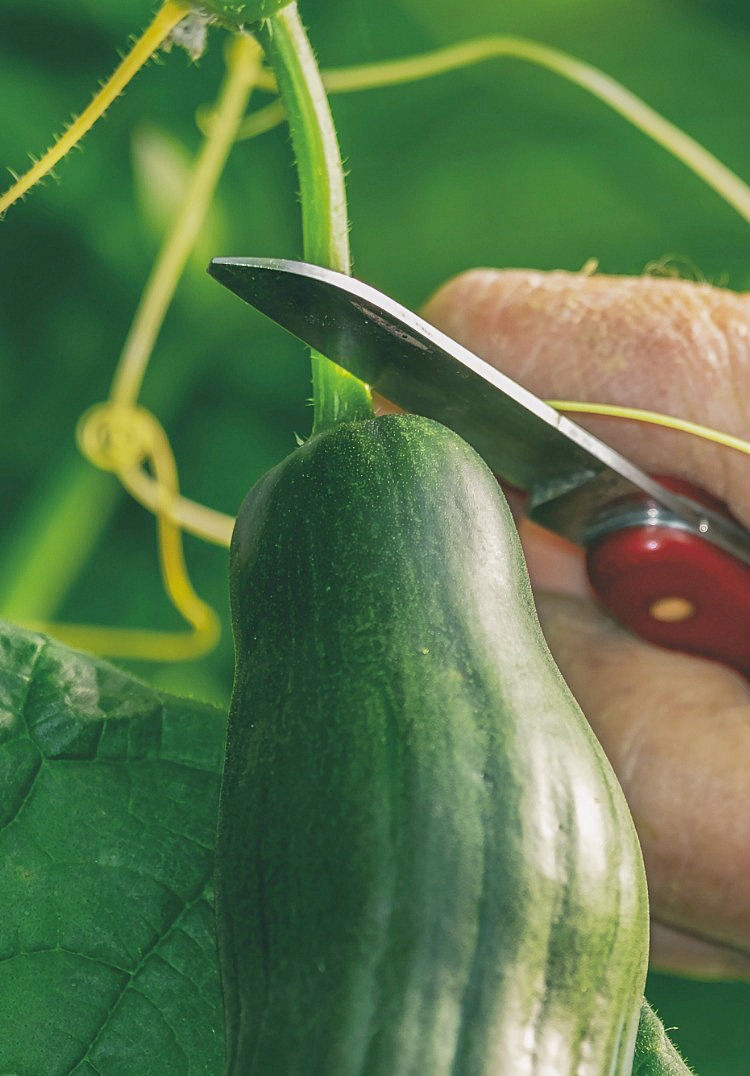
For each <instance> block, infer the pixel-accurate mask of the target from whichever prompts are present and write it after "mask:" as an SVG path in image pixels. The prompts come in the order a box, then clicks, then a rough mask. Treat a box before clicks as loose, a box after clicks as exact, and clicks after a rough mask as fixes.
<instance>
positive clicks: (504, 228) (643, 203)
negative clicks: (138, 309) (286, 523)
mask: <svg viewBox="0 0 750 1076" xmlns="http://www.w3.org/2000/svg"><path fill="white" fill-rule="evenodd" d="M301 6H302V11H303V15H304V17H305V19H306V22H307V23H308V26H309V29H310V34H311V37H312V40H313V42H314V44H315V46H316V49H317V51H318V54H319V59H320V61H321V63H322V64H323V65H324V66H334V65H339V64H347V65H349V64H354V63H357V62H365V61H373V60H377V59H387V58H391V57H396V56H401V55H405V54H408V53H411V52H419V51H423V50H426V49H429V48H430V47H433V46H435V45H437V44H447V43H449V42H454V41H459V40H463V39H465V38H467V37H470V36H473V35H479V34H486V33H492V32H499V33H512V34H518V35H523V36H527V37H532V38H535V39H537V40H540V41H542V42H544V43H546V44H549V45H553V46H556V47H559V48H563V49H565V50H568V51H569V52H571V53H573V54H574V55H576V56H579V57H581V58H582V59H585V60H587V61H589V62H591V63H593V64H595V65H597V66H598V67H600V68H602V69H604V70H605V71H606V72H608V73H609V74H610V75H612V76H614V77H616V78H618V79H620V80H621V81H622V82H624V83H625V84H626V85H627V86H628V87H629V88H630V89H632V90H634V91H635V92H636V93H638V94H639V95H640V96H642V97H643V98H644V99H645V100H646V101H647V102H648V103H650V104H651V105H652V106H654V107H655V108H657V109H658V110H660V111H661V112H662V113H663V114H664V115H665V116H666V117H668V118H669V119H670V120H672V121H673V122H675V123H677V124H678V125H680V126H682V127H683V128H684V129H685V130H686V131H688V132H689V133H690V134H691V135H693V136H694V137H696V138H697V139H698V140H699V141H701V142H702V143H703V144H704V145H706V146H707V147H708V148H709V149H710V150H712V151H713V152H714V153H715V154H717V155H718V156H719V157H720V158H721V159H722V160H723V161H724V162H726V163H727V164H728V165H730V166H731V167H732V168H734V169H735V170H736V171H737V172H739V174H740V175H743V176H745V177H750V139H748V137H747V133H748V125H749V123H750V66H749V65H748V63H747V57H748V53H749V52H750V14H749V13H748V9H747V7H746V5H744V4H741V3H739V0H672V2H669V0H629V2H627V3H625V2H620V3H616V2H613V0H565V2H564V3H563V2H561V0H506V2H505V3H502V4H500V3H498V2H497V0H473V2H471V3H467V2H466V0H463V2H461V3H459V2H458V0H389V2H388V3H387V4H385V5H384V4H378V3H373V2H371V0H369V2H366V0H348V2H347V3H341V2H335V0H307V2H306V3H305V2H304V0H303V2H302V5H301ZM151 12H152V5H151V3H150V0H3V4H2V15H1V19H0V116H1V122H0V164H2V165H3V166H7V167H8V168H13V169H15V170H16V171H22V170H23V169H24V168H25V166H26V162H27V160H28V155H29V154H34V155H39V153H40V152H41V151H42V150H43V149H44V148H46V146H47V145H48V143H49V141H50V139H51V136H52V135H53V134H54V133H56V132H58V131H59V130H60V129H61V128H62V127H63V125H64V124H65V123H66V122H67V120H68V119H69V117H70V115H71V114H73V113H77V112H80V111H81V109H82V108H83V107H84V105H85V104H86V103H87V102H88V100H89V98H90V96H91V94H92V93H93V91H94V90H95V88H96V86H97V84H98V81H99V80H100V79H101V78H102V77H104V76H105V75H107V74H109V72H110V70H111V69H112V68H113V66H114V64H115V63H116V60H117V51H118V50H123V49H124V48H125V47H126V45H127V42H128V39H129V36H130V35H131V34H132V33H134V32H137V31H140V30H141V29H142V28H143V27H144V25H145V24H146V22H147V21H148V19H149V18H150V15H151ZM223 44H224V35H223V34H222V33H220V32H217V33H215V34H213V35H212V38H211V41H210V44H209V49H208V51H207V53H206V55H205V56H204V57H203V58H202V59H201V60H200V62H199V63H198V64H197V65H193V64H191V63H190V62H189V61H188V59H187V57H186V55H185V54H184V53H182V52H181V51H179V50H178V51H175V52H172V53H171V54H169V55H167V56H164V57H163V59H162V60H161V61H160V62H159V63H154V64H151V65H150V66H149V67H148V68H147V69H145V70H144V71H143V72H142V73H141V74H140V75H139V76H138V78H137V80H136V82H135V83H134V84H133V85H132V86H131V87H130V89H129V90H128V91H127V93H126V94H125V96H124V97H123V98H121V99H120V100H119V101H118V102H117V103H116V105H115V106H113V107H112V108H111V110H110V112H109V115H108V117H107V119H106V120H105V121H104V122H103V123H102V124H100V125H99V126H98V127H97V128H96V129H95V131H94V132H93V133H92V134H91V135H89V136H88V138H87V139H86V141H85V143H84V146H83V151H82V152H75V153H74V154H72V156H71V157H70V158H69V159H68V160H66V161H65V162H63V164H62V165H60V166H59V168H58V169H57V176H58V182H55V181H54V180H47V181H46V182H45V184H44V185H43V186H42V187H38V188H36V189H35V190H34V191H33V192H32V193H31V194H30V195H29V196H28V197H27V199H26V200H25V202H23V203H22V204H20V205H17V206H15V207H14V208H12V209H11V210H10V211H9V213H8V214H7V217H6V219H5V221H4V222H2V225H1V226H0V250H1V252H2V277H1V278H0V281H1V283H0V414H1V415H2V421H0V461H1V462H0V469H1V472H0V473H1V474H2V485H1V492H0V496H1V500H0V504H1V505H2V518H3V526H2V531H1V533H0V614H2V615H5V616H9V617H11V618H19V619H20V618H23V617H26V618H33V617H47V618H58V619H63V620H68V621H74V622H91V623H100V624H111V625H132V626H141V627H152V628H163V629H178V628H179V627H180V626H181V625H180V622H179V619H178V618H177V616H176V614H174V612H173V611H172V610H171V609H170V607H169V605H168V603H167V601H166V599H165V597H164V595H163V592H162V590H161V585H160V581H159V576H158V571H157V562H156V556H155V546H154V527H153V522H152V520H151V519H150V518H149V517H148V516H147V515H146V513H145V512H143V511H142V510H141V509H140V508H139V507H138V506H137V505H134V504H133V503H132V502H130V501H129V500H128V498H127V497H126V496H124V495H123V494H121V493H120V492H119V490H118V488H117V485H116V483H115V482H114V480H113V479H110V478H109V477H108V476H106V475H100V474H97V473H94V472H92V471H90V470H89V469H88V468H87V466H86V464H84V463H83V462H82V461H81V460H80V459H79V457H78V456H77V453H76V449H75V446H74V440H73V431H74V427H75V424H76V420H77V418H78V416H79V415H80V413H81V412H82V411H83V410H84V409H86V408H87V407H89V406H90V405H91V404H93V403H95V402H97V401H98V400H100V399H102V398H103V397H104V396H105V394H106V392H107V390H108V386H109V382H110V379H111V375H112V372H113V370H114V365H115V362H116V359H117V356H118V353H119V350H120V348H121V346H122V342H123V339H124V336H125V333H126V331H127V328H128V325H129V322H130V319H131V317H132V314H133V311H134V308H135V305H136V302H137V300H138V297H139V295H140V292H141V289H142V287H143V284H144V281H145V279H146V277H147V274H148V271H149V267H150V265H151V262H152V260H153V258H154V256H155V254H156V252H157V250H158V246H159V242H160V237H161V235H162V232H163V229H164V226H165V223H166V217H165V213H166V209H167V207H168V205H169V204H171V201H172V195H171V193H170V194H168V195H167V196H166V197H165V190H166V189H167V186H166V185H167V183H168V182H169V183H171V182H176V183H177V184H179V181H180V175H181V170H182V168H183V167H184V164H185V162H187V161H188V160H189V159H190V156H191V154H193V153H194V152H195V150H196V148H197V147H198V145H199V142H200V136H199V133H198V130H197V128H196V124H195V113H196V109H197V108H198V107H199V106H201V105H202V104H204V103H207V102H210V101H212V100H213V99H214V97H215V94H216V91H217V89H218V85H219V81H220V78H221V76H222V68H223V60H222V52H223ZM264 101H265V98H262V97H261V95H258V98H257V102H255V103H264ZM332 107H333V111H334V115H335V119H336V123H337V126H338V129H339V135H340V140H341V145H342V150H343V153H344V155H345V158H346V162H347V168H348V171H349V178H348V191H349V203H350V215H351V221H352V244H353V250H354V257H355V268H356V271H357V273H358V275H360V276H362V277H364V278H365V279H367V280H368V281H370V282H371V283H373V284H375V285H377V286H379V287H382V288H384V289H386V290H388V291H390V292H391V293H392V294H393V295H394V296H396V297H398V298H399V299H401V300H402V301H404V302H406V303H407V304H413V305H417V304H419V303H420V302H422V301H423V300H424V299H425V298H426V297H427V295H428V294H429V293H430V292H431V291H432V290H433V289H434V288H436V287H437V286H438V285H439V284H440V283H441V281H443V280H444V279H445V278H447V277H449V276H450V275H452V274H454V273H457V272H459V271H460V270H462V269H465V268H468V267H470V266H474V265H480V264H484V265H498V266H527V267H536V268H542V269H552V268H564V269H570V270H576V269H579V268H581V266H582V265H583V264H584V263H585V262H586V261H587V260H588V259H590V258H595V259H598V261H599V266H600V269H601V270H602V271H604V272H608V273H639V272H642V271H643V270H644V268H645V267H646V266H647V265H649V264H650V263H653V262H654V261H662V260H665V261H666V262H667V263H669V264H678V265H679V267H680V269H681V271H682V272H683V274H684V273H685V272H686V271H687V272H688V274H693V275H695V276H696V277H698V278H700V279H706V280H708V281H710V282H714V283H719V284H723V285H726V286H729V287H731V288H733V289H735V290H743V289H746V288H748V287H750V260H749V259H748V254H747V251H748V240H749V239H750V230H749V229H748V227H747V225H745V224H744V223H743V222H742V221H741V220H740V219H739V218H738V217H737V216H736V215H735V213H734V212H733V211H732V210H731V209H729V208H728V207H727V206H725V205H724V204H722V203H721V202H720V201H719V199H718V198H717V197H716V196H715V195H713V194H712V193H711V192H710V191H708V190H707V189H705V188H704V187H703V186H702V185H701V183H700V182H699V181H698V180H697V179H696V178H695V177H694V176H692V175H691V174H690V173H689V172H687V171H686V170H685V169H684V168H683V167H682V166H681V165H679V164H678V163H677V162H675V161H674V160H673V159H671V158H670V157H669V156H668V155H667V154H666V153H665V152H664V151H663V150H661V149H660V148H658V147H656V146H654V145H653V144H651V143H650V142H648V141H647V140H646V139H645V138H644V137H643V136H642V135H640V134H638V133H637V132H635V131H634V130H632V129H631V128H629V127H628V126H627V125H626V124H625V123H624V121H622V120H621V119H619V118H618V117H616V116H614V115H613V114H612V113H611V112H609V111H608V109H607V108H606V107H605V106H603V105H602V104H600V103H599V102H597V101H595V100H593V99H591V98H590V97H588V96H587V95H586V94H584V93H583V92H582V91H580V90H578V89H576V88H574V87H572V86H570V85H568V84H567V83H564V82H562V81H561V80H560V79H559V78H557V77H556V76H554V75H552V74H550V73H549V72H546V71H542V70H540V69H537V68H534V67H531V66H529V65H527V64H523V63H521V62H519V61H516V60H498V61H490V62H488V63H485V64H483V65H481V66H479V67H474V68H472V69H470V70H467V71H464V72H460V73H454V74H450V75H445V76H441V77H440V78H436V79H431V80H429V81H426V82H422V83H417V84H414V85H409V86H402V87H396V88H390V89H382V90H375V91H368V92H366V93H361V94H357V95H351V96H341V97H336V98H334V99H333V100H332ZM213 254H217V255H219V254H222V255H232V254H240V255H242V254H262V255H277V256H286V257H296V256H299V255H300V254H301V240H300V228H299V215H298V206H297V198H296V187H295V181H294V175H293V171H292V161H291V155H290V150H289V145H288V139H287V135H286V131H285V130H284V129H283V128H279V129H277V130H275V131H273V132H270V133H268V134H266V135H264V136H262V137H261V138H259V139H256V140H254V141H251V142H243V143H241V144H238V145H237V146H236V148H235V150H234V152H233V154H232V157H231V159H230V162H229V165H228V167H227V170H226V173H225V175H224V177H223V179H222V182H221V185H220V189H219V194H218V197H217V199H216V204H215V206H214V209H213V211H212V214H211V217H210V220H209V222H208V226H207V229H206V234H205V235H204V237H203V239H202V241H201V244H200V248H199V250H198V251H197V253H196V256H195V257H194V259H193V260H192V262H191V265H190V268H189V271H188V273H187V274H186V276H185V278H184V280H183V282H182V284H181V286H180V289H179V291H178V294H177V296H176V298H175V302H174V304H173V307H172V309H171V312H170V314H169V317H168V319H167V323H166V325H165V327H164V331H163V333H162V335H161V337H160V340H159V343H158V347H157V350H156V353H155V355H154V357H153V360H152V364H151V367H150V369H149V373H148V376H147V379H146V383H145V387H144V393H143V400H144V402H145V404H146V405H147V406H150V407H152V408H153V409H154V410H155V411H156V413H157V414H158V415H159V417H160V418H161V420H162V421H163V423H164V425H165V426H166V428H167V430H168V432H169V435H170V438H171V439H172V442H173V445H174V448H175V451H176V454H177V459H178V462H179V466H180V472H181V478H182V484H183V489H184V491H185V493H186V494H187V495H188V496H191V497H193V498H196V499H197V500H200V501H203V502H205V503H207V504H210V505H212V506H213V507H216V508H219V509H221V510H223V511H224V512H227V513H234V512H235V511H236V509H237V506H238V504H239V502H240V500H241V499H242V497H243V496H244V493H245V491H246V490H247V488H248V487H249V486H250V485H251V483H252V482H253V481H254V480H255V479H256V478H257V477H259V476H260V474H261V473H263V472H264V471H265V470H266V469H267V468H268V467H269V466H270V465H271V464H273V463H274V462H276V461H277V460H279V459H281V458H282V457H283V456H284V455H285V454H286V453H287V452H288V451H290V450H291V449H292V448H293V447H294V434H295V433H300V434H302V435H304V434H307V433H308V432H309V428H310V417H311V416H310V410H309V407H308V405H307V403H306V400H307V397H308V395H309V385H308V369H307V362H306V358H305V355H304V352H303V351H302V349H300V348H298V347H296V346H295V345H294V344H292V343H291V342H289V341H288V340H287V339H285V337H284V335H283V334H281V333H280V332H279V331H277V330H275V329H273V328H272V327H271V326H270V325H268V324H264V322H263V321H262V319H261V318H260V317H259V316H255V315H253V314H252V313H251V312H250V311H249V310H248V309H246V308H242V307H241V305H240V304H239V303H237V302H236V300H234V299H232V297H231V296H229V295H228V293H224V292H223V291H222V289H220V288H219V287H218V286H217V285H215V284H214V283H212V282H211V281H210V280H209V279H208V278H207V277H206V276H205V272H204V269H205V264H206V262H207V260H208V258H209V257H210V256H211V255H213ZM686 266H687V267H688V268H687V270H686ZM71 491H77V494H78V497H79V500H78V501H77V502H73V501H71ZM82 506H83V507H82ZM55 513H57V515H55ZM52 519H58V521H59V522H58V524H57V525H56V526H54V527H52V528H51V527H50V520H52ZM187 555H188V558H189V566H190V570H191V574H192V576H193V579H194V582H195V585H196V588H197V589H198V591H199V593H200V594H201V595H203V596H204V597H206V598H207V599H208V600H209V601H211V602H212V603H213V604H214V605H215V606H216V607H217V608H218V609H220V611H221V613H222V616H223V620H224V624H225V632H224V638H223V640H222V643H221V645H220V647H219V649H218V650H217V651H216V652H215V653H213V654H211V655H210V656H209V657H207V658H205V659H203V660H201V661H198V662H194V663H192V664H190V665H182V666H164V665H162V666H153V665H145V664H142V665H137V666H133V668H135V670H136V671H137V672H138V673H139V674H140V675H142V676H144V677H146V678H147V679H149V680H151V681H153V682H155V683H157V684H158V685H160V686H164V687H167V688H170V689H172V690H175V691H178V692H186V693H191V694H195V695H198V696H200V697H203V698H208V699H210V700H213V701H217V702H219V703H225V702H226V700H227V699H228V696H229V693H230V690H231V681H232V647H231V637H230V633H229V628H228V615H227V597H226V559H227V558H226V553H225V552H224V551H222V550H220V549H217V548H215V547H211V546H207V545H204V544H202V543H200V542H198V541H196V540H192V539H188V540H187ZM649 996H650V998H651V1000H652V1002H653V1003H654V1004H655V1005H656V1006H657V1008H658V1009H659V1010H660V1012H661V1015H662V1017H663V1018H664V1020H665V1022H666V1023H667V1025H668V1026H677V1027H678V1031H677V1032H676V1033H675V1035H674V1037H675V1039H676V1041H677V1042H678V1043H680V1044H681V1046H682V1048H683V1049H684V1051H685V1053H686V1054H687V1057H688V1059H689V1060H690V1061H691V1062H692V1064H693V1065H694V1066H695V1068H696V1070H697V1071H698V1072H699V1073H700V1074H702V1076H734V1074H737V1076H739V1074H743V1076H745V1074H747V1073H748V1071H750V987H748V986H745V985H736V984H735V985H726V984H724V985H717V984H713V985H709V984H695V983H689V982H686V981H680V980H676V979H670V978H667V977H663V976H653V977H652V979H651V982H650V984H649Z"/></svg>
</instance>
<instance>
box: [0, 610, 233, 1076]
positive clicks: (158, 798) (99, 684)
mask: <svg viewBox="0 0 750 1076" xmlns="http://www.w3.org/2000/svg"><path fill="white" fill-rule="evenodd" d="M224 727H225V715H224V714H223V713H221V712H220V711H218V710H215V709H213V708H212V707H209V706H206V705H204V704H199V703H196V702H191V701H188V700H186V699H178V698H175V697H173V696H169V695H165V694H163V693H160V692H156V691H154V690H153V689H151V688H148V687H146V686H144V685H143V684H141V683H140V682H139V681H137V680H135V679H133V678H132V677H131V676H129V675H127V674H125V673H123V672H121V671H119V670H117V669H115V668H114V667H113V666H111V665H108V664H106V663H104V662H101V661H97V660H95V659H93V658H91V657H88V656H85V655H82V654H79V653H77V652H75V651H72V650H69V649H67V648H65V647H63V646H61V645H59V644H57V643H54V642H52V641H51V640H49V639H47V638H45V637H43V636H40V635H36V634H33V633H31V632H27V631H22V630H20V629H18V628H15V627H12V626H10V625H8V624H5V623H2V622H0V863H2V870H0V999H2V1002H1V1003H0V1072H2V1073H13V1074H17V1076H38V1074H39V1073H45V1076H58V1074H63V1073H64V1074H66V1076H67V1074H71V1073H77V1074H83V1073H86V1074H94V1073H106V1076H119V1074H123V1076H125V1074H129V1076H132V1074H134V1073H149V1072H156V1071H158V1072H159V1073H160V1076H169V1074H172V1073H174V1074H175V1076H177V1074H178V1073H179V1074H180V1076H186V1074H189V1076H194V1074H197V1073H206V1074H216V1073H218V1072H221V1071H222V1064H223V1014H222V1005H221V995H220V986H219V977H218V967H217V961H216V955H215V940H214V913H213V903H212V889H211V879H212V873H213V845H214V830H215V821H216V811H217V802H218V789H219V775H220V772H221V762H222V754H223V745H224Z"/></svg>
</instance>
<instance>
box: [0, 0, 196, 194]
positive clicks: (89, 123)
mask: <svg viewBox="0 0 750 1076" xmlns="http://www.w3.org/2000/svg"><path fill="white" fill-rule="evenodd" d="M189 11H190V5H189V4H188V3H187V2H183V0H167V2H166V3H165V4H164V5H163V7H162V8H161V9H160V11H159V12H158V13H157V15H156V17H155V18H154V20H153V22H152V23H151V25H150V26H149V27H148V29H147V30H146V31H145V32H144V33H143V34H142V35H141V37H139V38H138V40H137V41H136V43H135V44H134V45H133V47H132V49H131V50H130V52H129V53H128V54H127V56H126V57H125V59H124V60H123V61H122V63H121V64H120V66H119V67H118V68H117V69H116V71H115V72H114V74H113V75H112V76H111V78H109V79H108V81H107V82H105V84H104V85H103V86H102V88H101V90H99V92H98V93H97V95H96V96H95V97H94V99H93V101H92V102H91V104H90V105H89V106H88V108H86V109H84V111H83V112H82V113H81V115H80V116H77V117H76V118H75V119H74V120H73V122H72V123H71V124H70V126H69V127H67V128H66V130H65V132H64V133H63V134H62V135H60V137H59V138H58V140H57V142H55V144H54V145H53V146H52V147H51V148H50V149H48V150H47V152H46V153H45V154H44V156H43V157H41V158H40V159H39V160H38V161H36V162H35V163H34V164H33V165H32V167H31V168H30V169H29V170H28V172H25V173H24V175H22V176H20V177H19V178H18V179H17V180H16V182H15V183H14V184H13V186H12V187H11V188H10V189H9V190H7V191H6V192H5V194H3V195H0V215H2V214H3V213H5V211H6V210H7V209H9V208H10V206H12V205H13V203H14V202H16V201H18V199H19V198H22V197H23V195H24V194H26V192H27V191H28V190H30V188H31V187H33V186H34V184H35V183H38V182H39V180H40V179H42V178H43V177H44V176H46V175H47V173H48V172H51V171H52V169H53V168H54V167H55V165H56V164H58V163H59V161H61V160H62V158H63V157H64V156H65V155H66V154H67V153H69V152H70V150H71V149H73V147H74V146H75V145H76V144H77V143H78V142H80V140H81V139H82V138H83V136H84V135H85V134H86V133H87V131H89V130H91V128H92V127H93V126H94V124H95V123H96V121H97V120H98V119H99V118H100V117H101V116H102V115H103V114H104V113H105V112H106V110H107V109H108V108H109V106H110V105H111V104H112V102H113V101H114V100H115V99H116V98H117V97H119V96H120V94H121V93H122V91H123V90H124V89H125V87H126V86H127V84H128V83H129V82H130V80H131V79H132V78H133V76H134V75H136V74H137V73H138V71H140V69H141V68H142V67H143V65H144V64H145V63H147V62H148V61H149V60H150V58H151V57H152V56H153V54H154V52H155V51H156V50H157V49H158V48H159V46H160V45H161V44H163V42H164V40H165V39H166V38H167V37H168V36H169V34H171V32H172V31H173V30H174V28H175V27H176V26H177V25H178V23H180V22H181V21H182V20H183V19H184V18H185V16H186V15H187V14H188V12H189Z"/></svg>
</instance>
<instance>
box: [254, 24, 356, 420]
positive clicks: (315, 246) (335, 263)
mask: <svg viewBox="0 0 750 1076" xmlns="http://www.w3.org/2000/svg"><path fill="white" fill-rule="evenodd" d="M259 37H260V40H261V43H262V45H263V48H264V51H265V52H266V54H267V56H268V58H269V60H270V62H271V64H272V66H273V70H274V73H275V76H276V81H277V84H278V86H279V91H280V93H281V97H282V100H283V102H284V104H285V106H286V111H287V116H288V119H289V130H290V134H291V139H292V146H293V148H294V155H295V159H296V163H297V173H298V176H299V184H300V200H301V204H302V235H303V249H304V255H305V258H306V259H307V260H308V261H311V262H315V263H317V264H318V265H323V266H325V267H326V268H327V269H336V270H338V271H339V272H341V273H349V272H350V271H351V262H350V254H349V228H348V220H347V212H346V192H345V190H344V170H343V167H342V164H341V155H340V153H339V147H338V141H337V139H336V130H335V128H334V124H333V117H332V116H331V111H330V108H329V107H328V100H327V98H326V95H325V90H324V89H323V82H322V79H321V77H320V71H319V70H318V65H317V63H316V60H315V56H314V55H313V51H312V48H311V47H310V42H309V40H308V38H307V34H306V33H305V29H304V27H303V25H302V22H301V20H300V16H299V11H298V9H297V5H296V3H291V4H288V5H287V6H286V7H284V8H282V10H281V11H279V12H277V13H276V14H275V15H273V16H272V17H271V18H269V19H267V20H266V21H265V22H264V23H263V25H262V27H261V30H260V31H259ZM312 383H313V408H314V416H313V433H320V432H321V430H324V429H327V428H328V427H330V426H334V425H336V424H337V423H338V422H345V421H348V420H351V419H359V418H369V417H370V416H371V415H372V414H373V408H372V398H371V396H370V390H369V388H368V387H367V385H365V384H363V383H362V382H361V381H359V380H357V378H355V377H353V376H352V375H351V374H350V373H348V372H347V371H346V370H343V369H342V368H341V367H340V366H337V365H336V364H335V363H332V362H330V361H329V360H328V359H326V358H325V357H324V356H323V355H320V354H319V353H318V352H316V351H313V352H312Z"/></svg>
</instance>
